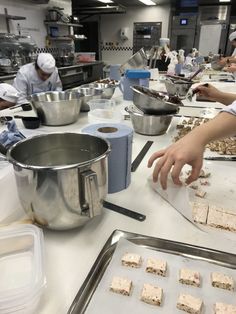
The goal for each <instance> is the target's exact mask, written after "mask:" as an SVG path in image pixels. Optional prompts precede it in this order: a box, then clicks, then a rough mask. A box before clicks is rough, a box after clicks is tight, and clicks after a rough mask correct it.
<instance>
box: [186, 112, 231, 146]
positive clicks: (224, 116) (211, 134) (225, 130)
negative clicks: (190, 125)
mask: <svg viewBox="0 0 236 314" xmlns="http://www.w3.org/2000/svg"><path fill="white" fill-rule="evenodd" d="M235 134H236V116H235V115H233V114H230V113H227V112H221V113H219V114H218V115H217V116H216V117H215V118H214V119H212V120H210V121H209V122H207V123H204V124H202V125H201V126H199V127H197V128H195V129H193V131H191V132H190V133H189V134H188V135H186V136H190V137H191V138H192V140H193V141H196V143H199V144H200V145H203V146H206V145H207V144H208V143H209V142H211V141H214V140H217V139H220V138H223V137H227V136H233V135H235Z"/></svg>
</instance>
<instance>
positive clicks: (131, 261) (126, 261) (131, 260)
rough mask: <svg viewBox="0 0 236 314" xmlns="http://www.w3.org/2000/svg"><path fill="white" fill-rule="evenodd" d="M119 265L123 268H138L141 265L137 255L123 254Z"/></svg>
mask: <svg viewBox="0 0 236 314" xmlns="http://www.w3.org/2000/svg"><path fill="white" fill-rule="evenodd" d="M121 263H122V265H123V266H129V267H135V268H138V267H140V266H141V264H142V258H141V256H140V255H139V254H135V253H125V255H124V256H123V257H122V259H121Z"/></svg>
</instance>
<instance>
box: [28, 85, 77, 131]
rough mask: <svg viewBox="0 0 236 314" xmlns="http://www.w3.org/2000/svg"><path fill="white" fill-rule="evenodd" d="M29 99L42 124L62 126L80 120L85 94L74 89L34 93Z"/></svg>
mask: <svg viewBox="0 0 236 314" xmlns="http://www.w3.org/2000/svg"><path fill="white" fill-rule="evenodd" d="M28 100H29V101H30V103H31V104H32V106H33V108H34V109H35V111H36V112H37V115H38V117H39V118H40V121H41V123H42V124H44V125H54V126H60V125H66V124H71V123H74V122H76V121H77V120H78V117H79V113H80V107H81V104H82V101H83V94H81V93H79V92H76V93H75V92H73V91H65V92H62V91H60V92H57V91H54V92H46V93H38V94H33V95H31V96H29V98H28Z"/></svg>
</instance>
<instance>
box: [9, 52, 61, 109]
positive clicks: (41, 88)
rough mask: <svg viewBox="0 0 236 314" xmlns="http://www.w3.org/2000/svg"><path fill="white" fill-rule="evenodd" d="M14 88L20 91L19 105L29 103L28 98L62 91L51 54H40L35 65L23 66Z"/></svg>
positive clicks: (18, 73) (15, 80)
mask: <svg viewBox="0 0 236 314" xmlns="http://www.w3.org/2000/svg"><path fill="white" fill-rule="evenodd" d="M13 86H14V87H15V88H16V89H17V90H18V91H19V93H20V97H19V99H18V101H17V104H25V103H29V101H28V100H27V97H28V96H30V95H32V94H36V93H41V92H48V91H61V90H62V83H61V80H60V77H59V74H58V69H57V68H56V61H55V59H54V58H53V56H52V55H51V54H50V53H40V54H39V55H38V57H37V59H36V61H35V62H33V63H28V64H25V65H23V66H22V67H21V68H20V69H19V71H18V72H17V75H16V78H15V79H14V83H13Z"/></svg>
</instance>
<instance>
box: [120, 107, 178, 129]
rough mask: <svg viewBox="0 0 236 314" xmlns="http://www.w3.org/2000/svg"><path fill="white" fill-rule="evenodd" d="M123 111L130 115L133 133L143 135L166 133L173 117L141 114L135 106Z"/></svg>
mask: <svg viewBox="0 0 236 314" xmlns="http://www.w3.org/2000/svg"><path fill="white" fill-rule="evenodd" d="M125 110H126V111H127V112H128V113H129V115H130V118H131V122H132V125H133V128H134V131H135V132H136V133H140V134H143V135H161V134H164V133H166V131H167V129H168V127H169V125H170V123H171V121H172V118H173V115H174V114H173V113H169V114H163V115H151V114H144V113H143V114H142V113H140V111H137V110H136V108H135V106H129V107H126V108H125Z"/></svg>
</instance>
